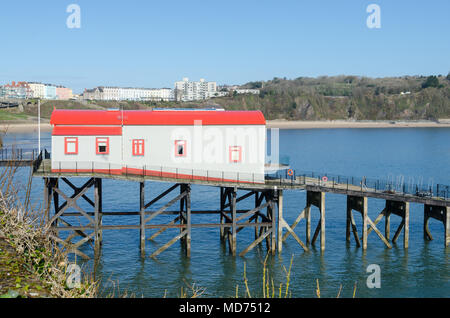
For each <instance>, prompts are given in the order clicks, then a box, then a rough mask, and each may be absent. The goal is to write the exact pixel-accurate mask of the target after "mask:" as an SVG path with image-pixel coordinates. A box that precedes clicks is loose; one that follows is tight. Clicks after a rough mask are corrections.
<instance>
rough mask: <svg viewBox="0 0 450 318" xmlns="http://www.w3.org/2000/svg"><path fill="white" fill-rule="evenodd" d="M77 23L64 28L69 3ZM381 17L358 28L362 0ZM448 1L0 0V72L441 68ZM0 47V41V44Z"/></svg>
mask: <svg viewBox="0 0 450 318" xmlns="http://www.w3.org/2000/svg"><path fill="white" fill-rule="evenodd" d="M72 3H74V4H78V5H79V6H80V8H81V28H80V29H69V28H67V26H66V20H67V18H68V16H69V13H67V12H66V8H67V6H68V5H70V4H72ZM372 3H374V4H378V5H379V6H380V8H381V28H380V29H369V28H368V27H367V25H366V19H367V17H368V16H369V14H370V13H367V12H366V8H367V6H368V5H369V4H372ZM449 12H450V1H448V0H433V1H413V0H408V1H406V0H372V1H357V0H346V1H344V0H341V1H336V0H327V1H326V0H316V1H312V0H309V1H301V0H295V1H284V0H279V1H267V0H258V1H255V0H241V1H234V0H229V1H211V0H210V1H197V0H190V1H178V0H174V1H148V0H147V1H144V0H142V1H139V0H127V1H112V0H109V1H103V0H68V1H65V0H53V1H50V0H41V1H35V0H33V1H32V0H29V1H2V3H1V4H0V28H1V30H2V31H1V34H2V35H1V41H2V42H1V43H2V44H1V47H2V49H1V50H0V84H4V83H6V82H10V81H11V80H15V81H20V80H25V81H43V82H49V83H55V84H62V85H66V86H68V87H72V88H73V89H74V91H75V92H77V93H78V92H81V91H82V90H83V89H84V88H85V87H87V88H90V87H94V86H98V85H114V86H133V87H134V86H136V87H173V82H174V81H176V80H180V79H181V78H182V77H189V78H191V79H194V80H198V79H199V78H205V79H207V80H214V81H217V82H218V83H219V84H243V83H245V82H248V81H255V80H269V79H272V78H273V77H275V76H276V77H287V78H296V77H299V76H313V77H315V76H320V75H329V76H331V75H339V74H349V75H350V74H351V75H361V76H370V77H383V76H402V75H417V74H419V75H430V74H445V75H446V74H447V73H448V72H449V71H450V19H449V18H448V14H449ZM5 47H7V48H8V49H7V50H5Z"/></svg>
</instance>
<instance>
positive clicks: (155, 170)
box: [36, 160, 264, 184]
mask: <svg viewBox="0 0 450 318" xmlns="http://www.w3.org/2000/svg"><path fill="white" fill-rule="evenodd" d="M36 171H39V172H40V173H44V174H48V173H57V174H74V175H86V174H90V175H93V174H102V175H109V176H118V175H122V176H127V177H139V176H142V177H146V176H148V177H157V178H171V179H182V180H191V181H193V180H197V181H208V182H220V183H230V182H231V183H249V184H252V183H259V184H263V183H264V173H249V172H239V171H222V170H205V169H187V168H178V167H169V166H160V165H159V166H158V165H139V166H138V165H122V164H115V163H103V162H88V161H73V162H67V161H53V162H52V163H50V162H45V161H44V160H41V162H39V166H38V169H37V170H36Z"/></svg>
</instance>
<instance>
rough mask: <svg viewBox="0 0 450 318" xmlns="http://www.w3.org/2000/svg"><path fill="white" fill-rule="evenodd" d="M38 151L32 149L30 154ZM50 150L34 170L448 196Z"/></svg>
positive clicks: (428, 189) (445, 190)
mask: <svg viewBox="0 0 450 318" xmlns="http://www.w3.org/2000/svg"><path fill="white" fill-rule="evenodd" d="M36 154H37V152H32V157H33V156H35V155H36ZM43 159H50V153H49V152H47V150H43V152H41V154H39V155H38V156H36V160H35V161H34V169H35V171H37V170H39V171H40V172H43V173H74V174H75V175H83V174H86V173H90V174H103V175H110V176H117V175H125V176H142V177H145V176H151V177H159V178H172V179H183V180H191V181H193V180H201V181H208V182H220V183H230V182H231V183H249V184H252V183H255V184H264V183H265V184H269V185H280V186H282V187H289V186H293V187H294V186H305V185H311V186H319V187H326V188H332V189H333V188H336V189H341V190H351V191H360V192H375V193H386V194H399V195H412V196H416V197H423V198H427V197H429V198H441V199H444V200H449V199H450V186H449V185H444V184H427V185H426V184H422V183H414V182H404V179H403V178H400V179H397V180H383V179H374V178H367V177H352V176H342V175H337V174H329V173H317V172H304V171H297V170H293V169H287V170H279V171H277V172H275V173H265V174H264V173H248V172H234V171H220V170H204V169H186V168H177V167H167V166H156V165H144V166H142V165H141V166H133V165H121V164H113V163H103V162H80V161H74V162H67V161H64V162H53V164H52V163H48V162H47V163H46V162H45V161H44V160H43Z"/></svg>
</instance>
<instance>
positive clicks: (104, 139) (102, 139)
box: [95, 137, 109, 155]
mask: <svg viewBox="0 0 450 318" xmlns="http://www.w3.org/2000/svg"><path fill="white" fill-rule="evenodd" d="M100 143H106V151H105V152H100V151H99V150H98V146H99V144H100ZM95 153H96V154H97V155H109V137H97V138H95Z"/></svg>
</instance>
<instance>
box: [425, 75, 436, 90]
mask: <svg viewBox="0 0 450 318" xmlns="http://www.w3.org/2000/svg"><path fill="white" fill-rule="evenodd" d="M427 87H439V79H438V78H437V77H436V76H434V75H431V76H428V77H427V79H426V80H425V82H423V83H422V88H427Z"/></svg>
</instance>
